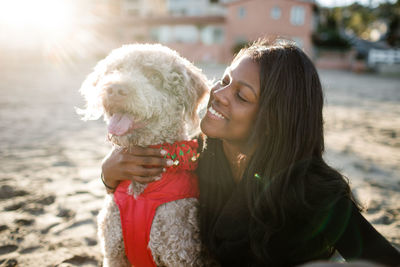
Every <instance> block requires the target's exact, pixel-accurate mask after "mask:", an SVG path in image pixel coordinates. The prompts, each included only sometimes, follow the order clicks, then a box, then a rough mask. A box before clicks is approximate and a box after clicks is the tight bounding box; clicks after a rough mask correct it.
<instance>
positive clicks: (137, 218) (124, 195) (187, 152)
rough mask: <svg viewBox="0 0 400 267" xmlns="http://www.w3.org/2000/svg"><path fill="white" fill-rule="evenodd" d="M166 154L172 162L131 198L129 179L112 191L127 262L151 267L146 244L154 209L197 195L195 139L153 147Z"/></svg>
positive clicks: (151, 257)
mask: <svg viewBox="0 0 400 267" xmlns="http://www.w3.org/2000/svg"><path fill="white" fill-rule="evenodd" d="M153 147H156V148H162V149H164V150H166V151H167V152H168V153H167V155H166V156H165V157H166V158H169V159H171V160H173V161H174V165H173V166H171V167H168V168H167V170H166V172H164V173H163V175H162V178H161V179H160V180H159V181H156V182H153V183H150V184H148V185H147V187H146V189H145V190H144V191H143V192H142V193H141V194H140V195H139V196H137V198H136V199H135V198H134V196H133V195H130V194H128V188H129V185H130V183H131V181H123V182H121V183H120V184H119V185H118V187H117V189H116V191H115V192H114V199H115V202H116V203H117V205H118V207H119V212H120V215H121V225H122V234H123V238H124V244H125V253H126V256H127V257H128V259H129V262H130V263H131V264H132V265H134V266H137V267H147V266H152V267H155V266H156V264H155V262H154V260H153V256H152V254H151V250H150V249H149V247H148V244H149V239H150V229H151V224H152V222H153V218H154V215H155V212H156V209H157V207H158V206H160V205H161V204H164V203H167V202H170V201H175V200H178V199H183V198H194V197H195V198H198V196H199V191H198V187H197V176H196V175H195V173H194V172H193V171H194V170H195V169H196V167H197V158H198V154H197V148H198V144H197V141H196V140H194V141H181V142H176V143H174V144H163V145H158V146H153Z"/></svg>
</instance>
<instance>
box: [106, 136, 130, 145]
mask: <svg viewBox="0 0 400 267" xmlns="http://www.w3.org/2000/svg"><path fill="white" fill-rule="evenodd" d="M108 140H109V141H110V142H111V143H113V144H114V145H116V146H120V147H125V148H129V146H130V144H131V141H130V140H132V134H125V135H114V134H110V133H108Z"/></svg>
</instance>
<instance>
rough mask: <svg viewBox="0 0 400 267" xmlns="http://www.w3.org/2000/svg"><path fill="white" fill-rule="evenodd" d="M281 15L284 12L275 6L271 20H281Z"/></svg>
mask: <svg viewBox="0 0 400 267" xmlns="http://www.w3.org/2000/svg"><path fill="white" fill-rule="evenodd" d="M281 15H282V10H281V8H280V7H278V6H274V7H273V8H272V9H271V18H273V19H279V18H280V17H281Z"/></svg>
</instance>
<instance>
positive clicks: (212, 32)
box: [201, 26, 224, 45]
mask: <svg viewBox="0 0 400 267" xmlns="http://www.w3.org/2000/svg"><path fill="white" fill-rule="evenodd" d="M201 41H202V42H203V43H204V44H206V45H211V44H221V43H223V41H224V30H223V29H222V28H221V27H217V26H206V27H204V28H203V30H202V31H201Z"/></svg>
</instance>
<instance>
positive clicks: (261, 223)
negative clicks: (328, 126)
mask: <svg viewBox="0 0 400 267" xmlns="http://www.w3.org/2000/svg"><path fill="white" fill-rule="evenodd" d="M322 107H323V93H322V88H321V84H320V80H319V77H318V73H317V71H316V69H315V67H314V65H313V64H312V62H311V61H310V60H309V58H308V57H307V56H306V55H305V54H304V53H303V52H302V51H301V50H300V49H298V48H297V47H296V46H294V45H293V44H290V43H288V42H283V41H281V42H275V43H273V44H268V43H267V42H265V41H259V42H256V43H254V44H253V45H252V46H250V47H248V48H246V49H243V50H242V51H241V52H240V53H239V54H238V55H237V56H236V57H235V59H234V60H233V62H232V64H231V66H229V67H228V68H227V69H226V71H225V73H224V76H223V77H222V79H221V81H219V82H218V83H217V84H216V85H215V86H214V87H213V88H212V90H211V95H210V100H209V104H208V110H207V113H206V115H205V117H204V118H203V119H202V121H201V130H202V132H203V134H204V135H205V136H207V138H205V140H204V150H203V152H202V154H201V156H200V159H199V167H198V171H197V172H198V175H199V186H200V222H201V235H202V239H203V241H204V244H205V245H206V247H207V248H208V250H209V251H210V253H211V254H212V255H213V256H214V257H215V258H216V259H217V260H218V261H219V262H220V264H221V265H222V266H293V265H298V264H302V263H305V262H308V261H312V260H317V259H328V258H329V257H330V256H331V255H332V253H333V252H334V251H335V250H338V251H339V253H340V254H341V255H342V256H343V257H344V258H345V259H348V260H354V259H363V260H370V261H374V262H378V263H382V264H386V265H393V266H396V265H398V264H400V253H399V252H398V251H397V250H396V249H395V248H393V247H392V246H391V245H390V244H389V242H388V241H386V240H385V239H384V238H383V237H382V236H381V235H380V234H379V233H378V232H376V230H375V229H374V228H373V227H372V226H371V225H370V224H369V223H368V222H367V221H366V220H365V219H364V218H363V217H362V215H361V214H360V212H359V210H358V207H357V205H356V204H355V201H354V200H353V197H352V195H351V191H350V188H349V185H348V183H347V181H346V180H345V179H344V178H343V176H342V175H341V174H340V173H339V172H337V171H336V170H334V169H333V168H331V167H330V166H328V165H327V164H326V163H325V161H324V160H323V158H322V153H323V151H324V139H323V118H322ZM165 164H166V163H165V162H164V160H163V159H162V158H161V157H160V152H159V151H158V150H155V149H148V148H147V149H146V148H138V147H137V148H135V149H133V151H132V152H131V153H126V152H120V151H114V152H113V153H112V154H110V155H109V156H108V157H107V158H106V159H105V161H104V163H103V174H104V182H105V183H106V184H107V185H108V186H109V187H114V186H115V185H117V184H118V180H121V179H135V180H137V181H140V182H149V178H148V177H153V176H157V175H159V174H160V172H161V171H162V167H163V166H164V165H165ZM142 165H153V166H159V167H157V168H152V169H147V168H144V167H142ZM121 177H122V178H121Z"/></svg>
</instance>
